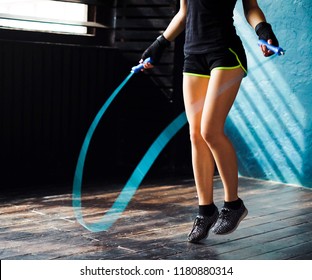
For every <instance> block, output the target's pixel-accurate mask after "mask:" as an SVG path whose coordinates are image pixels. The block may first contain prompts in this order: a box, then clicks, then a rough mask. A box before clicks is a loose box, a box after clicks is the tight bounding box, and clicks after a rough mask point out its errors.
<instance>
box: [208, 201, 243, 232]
mask: <svg viewBox="0 0 312 280" xmlns="http://www.w3.org/2000/svg"><path fill="white" fill-rule="evenodd" d="M247 214H248V210H247V208H246V207H245V205H244V203H243V202H242V205H241V207H240V208H239V209H238V210H233V209H229V208H225V207H223V208H222V209H221V211H220V214H219V218H218V220H217V222H216V223H215V225H214V226H213V227H212V229H211V231H212V232H213V233H214V234H229V233H232V232H233V231H234V230H236V229H237V227H238V225H239V223H240V222H241V221H242V220H243V219H244V218H245V217H246V216H247Z"/></svg>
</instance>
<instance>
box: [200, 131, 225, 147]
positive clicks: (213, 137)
mask: <svg viewBox="0 0 312 280" xmlns="http://www.w3.org/2000/svg"><path fill="white" fill-rule="evenodd" d="M201 137H202V139H204V141H205V142H206V143H207V145H208V146H209V147H211V148H214V147H217V146H218V145H221V143H222V142H223V141H222V140H223V139H224V137H225V135H224V132H223V131H219V130H216V129H213V128H206V129H202V130H201Z"/></svg>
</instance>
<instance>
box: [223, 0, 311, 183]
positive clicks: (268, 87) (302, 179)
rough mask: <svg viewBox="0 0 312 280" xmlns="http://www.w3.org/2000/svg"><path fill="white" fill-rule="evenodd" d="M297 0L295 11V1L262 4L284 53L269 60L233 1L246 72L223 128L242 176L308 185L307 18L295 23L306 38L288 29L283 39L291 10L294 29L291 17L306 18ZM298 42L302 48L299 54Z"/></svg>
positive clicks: (309, 127) (309, 77)
mask: <svg viewBox="0 0 312 280" xmlns="http://www.w3.org/2000/svg"><path fill="white" fill-rule="evenodd" d="M298 2H300V1H297V9H294V7H293V5H295V4H294V3H289V4H288V5H286V7H285V5H284V8H283V9H281V8H280V6H279V4H278V3H276V4H274V3H272V2H271V1H263V2H262V3H261V8H262V9H263V11H264V13H265V14H266V16H267V20H268V21H269V22H271V23H272V26H273V29H274V31H275V33H276V35H277V37H278V39H279V42H280V45H281V46H282V47H283V48H284V49H286V55H285V56H274V57H271V58H265V57H263V56H262V53H261V51H260V49H259V48H258V46H257V36H256V34H255V32H254V30H253V29H252V28H251V27H250V26H249V25H248V23H247V22H246V20H245V17H244V13H243V11H242V8H241V5H237V8H236V10H235V25H236V27H237V31H238V33H239V35H240V37H241V39H242V41H243V43H244V46H245V49H246V53H247V59H248V68H249V71H248V76H247V77H246V78H245V79H244V81H243V83H242V87H241V90H240V92H239V95H238V98H237V100H236V103H235V105H234V107H233V108H232V110H231V112H230V116H229V119H228V121H227V128H226V130H227V133H228V134H229V136H230V137H231V139H232V140H233V143H234V145H235V147H236V149H237V154H238V159H239V168H240V174H241V175H243V176H250V177H255V178H259V179H267V180H274V181H280V182H284V183H289V184H298V185H303V186H307V187H312V172H311V171H312V163H311V162H310V160H309V155H311V151H312V149H311V134H312V132H311V131H312V130H311V129H312V125H311V118H310V113H311V109H310V108H311V102H312V98H311V93H312V92H311V91H312V88H311V81H310V80H311V76H312V75H311V66H310V65H309V64H310V63H306V61H312V60H311V59H312V57H311V50H310V47H308V45H310V44H311V35H310V34H308V30H309V29H311V27H312V23H311V18H310V21H309V18H307V19H306V21H304V22H305V24H301V25H300V28H301V32H303V33H305V36H306V37H301V41H299V40H298V36H297V38H296V36H295V35H296V34H297V33H295V32H287V37H285V35H286V34H285V26H286V23H288V22H289V20H290V19H289V18H287V17H289V14H291V13H293V19H294V22H292V26H293V28H297V27H298V25H297V24H296V23H295V21H300V22H301V21H302V20H303V16H305V15H306V16H307V17H308V14H309V12H306V10H305V9H304V7H303V5H302V2H304V1H301V2H300V3H301V6H300V5H298ZM307 5H310V4H307ZM287 7H288V9H287ZM277 8H278V9H277ZM310 8H311V5H310ZM268 10H269V11H271V13H273V11H272V10H274V14H272V15H271V14H270V13H269V14H268V13H267V11H268ZM310 11H311V9H310ZM279 13H281V14H279ZM285 15H287V16H286V17H285ZM274 19H275V20H274ZM273 20H274V21H273ZM272 21H273V22H272ZM282 21H285V22H284V23H283V22H282ZM295 26H296V27H295ZM296 31H297V32H299V30H296ZM291 36H293V38H291ZM290 41H291V42H292V43H291V44H290ZM297 44H298V46H297ZM302 44H306V45H307V48H304V49H302V50H301V53H300V54H298V53H297V50H298V48H299V46H302ZM300 62H301V63H300ZM292 72H293V73H294V74H296V75H298V74H299V73H300V74H301V76H300V79H295V76H294V75H292ZM305 76H306V77H305ZM302 81H305V83H302ZM302 93H309V95H307V94H302ZM307 104H309V106H307Z"/></svg>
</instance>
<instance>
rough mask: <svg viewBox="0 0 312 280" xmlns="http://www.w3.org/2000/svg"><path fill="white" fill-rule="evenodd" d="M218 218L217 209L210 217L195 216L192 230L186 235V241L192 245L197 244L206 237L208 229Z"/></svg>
mask: <svg viewBox="0 0 312 280" xmlns="http://www.w3.org/2000/svg"><path fill="white" fill-rule="evenodd" d="M218 216H219V212H218V209H217V208H216V210H215V212H214V213H213V215H212V216H210V217H208V216H197V217H196V218H195V221H194V224H193V228H192V230H191V232H190V233H189V234H188V238H187V240H188V241H189V242H192V243H197V242H199V241H201V240H203V239H206V238H207V237H208V233H209V230H210V228H211V227H212V226H213V225H214V223H215V222H216V221H217V219H218Z"/></svg>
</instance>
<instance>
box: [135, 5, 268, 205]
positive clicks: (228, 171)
mask: <svg viewBox="0 0 312 280" xmlns="http://www.w3.org/2000/svg"><path fill="white" fill-rule="evenodd" d="M242 1H243V7H244V13H245V17H246V20H247V21H248V22H249V24H250V25H251V26H252V27H253V28H254V27H255V26H256V25H257V24H258V23H260V22H263V21H266V19H265V16H264V14H263V12H262V10H261V9H260V8H259V6H258V3H257V0H242ZM186 12H187V4H186V0H180V9H179V11H178V13H177V14H176V15H175V17H174V18H173V19H172V21H171V22H170V24H169V26H168V27H167V29H166V30H165V31H164V33H163V36H164V37H165V38H166V39H167V40H169V41H173V40H174V39H175V38H176V37H177V36H178V35H179V34H180V33H181V32H182V31H183V30H184V28H185V21H186ZM268 43H272V40H268ZM260 48H261V50H262V52H263V55H264V56H269V55H271V54H272V52H271V51H269V50H268V49H267V48H266V47H265V46H264V45H262V46H260ZM140 62H141V63H143V61H140ZM152 67H153V65H152V64H150V63H145V64H144V68H145V69H149V68H152ZM243 76H244V71H243V69H242V68H237V69H231V70H220V69H213V70H212V71H211V76H210V77H209V78H208V77H198V76H189V75H184V77H183V97H184V105H185V111H186V115H187V119H188V123H189V128H190V138H191V145H192V164H193V173H194V178H195V184H196V190H197V194H198V203H199V205H208V204H211V203H212V202H213V176H214V170H215V164H216V165H217V168H218V171H219V174H220V176H221V180H222V183H223V186H224V201H226V202H230V201H235V200H237V199H238V167H237V158H236V154H235V150H234V148H233V145H232V143H231V142H230V140H229V139H228V138H227V136H226V135H225V134H224V124H225V120H226V117H227V115H228V113H229V111H230V109H231V107H232V105H233V103H234V101H235V98H236V96H237V93H238V90H239V87H240V84H241V81H242V78H243Z"/></svg>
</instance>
